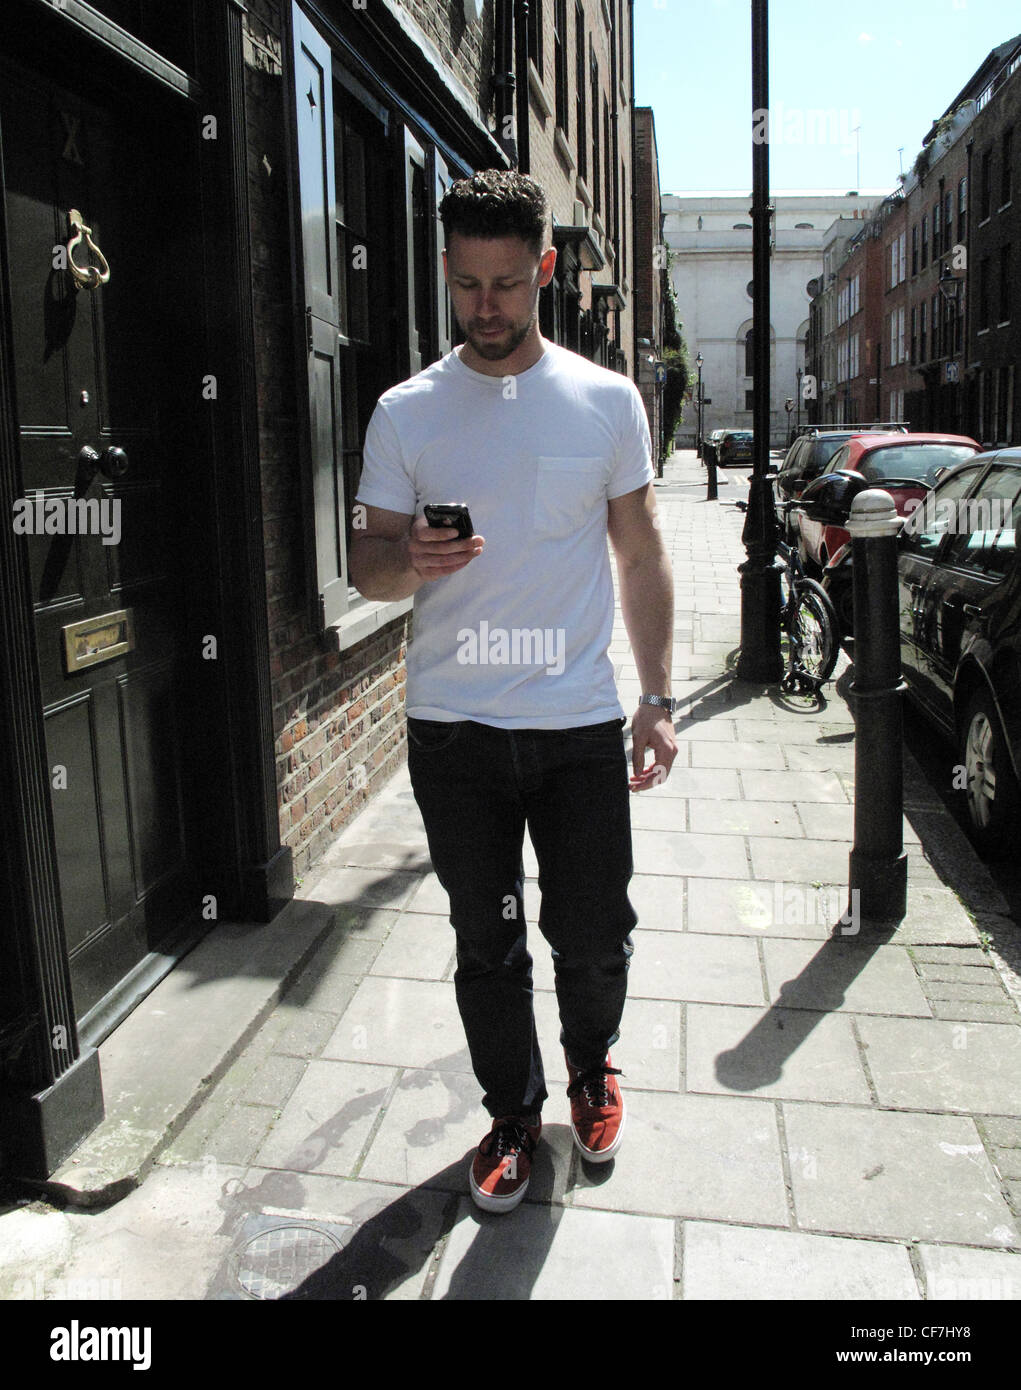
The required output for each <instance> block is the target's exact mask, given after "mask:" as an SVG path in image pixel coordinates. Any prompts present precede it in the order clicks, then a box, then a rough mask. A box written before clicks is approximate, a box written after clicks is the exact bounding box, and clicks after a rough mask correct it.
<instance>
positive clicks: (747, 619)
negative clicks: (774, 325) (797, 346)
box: [737, 0, 783, 685]
mask: <svg viewBox="0 0 1021 1390" xmlns="http://www.w3.org/2000/svg"><path fill="white" fill-rule="evenodd" d="M764 122H765V126H764V128H763V123H764ZM752 132H753V133H752V303H753V307H752V325H753V326H752V351H753V359H752V365H753V368H754V373H753V377H752V381H753V384H754V399H753V407H754V408H753V430H754V437H753V442H752V460H753V467H752V477H751V482H750V485H749V488H748V511H747V514H746V516H745V523H744V530H743V531H742V532H741V539H742V541H743V542H744V545H745V549H746V550H747V552H748V559H747V560H746V561H745V562H744V564H743V565H741V566H740V568H739V573H740V575H741V655H740V656H739V657H738V662H737V676H738V679H739V680H746V681H755V682H757V683H761V684H765V685H769V684H772V683H773V682H775V681H778V680H779V679H780V677H781V675H782V674H783V657H782V655H781V653H780V571H779V568H778V567H777V560H776V508H775V506H774V504H773V485H772V483H771V482H770V480H769V479H768V478H767V477H766V470H767V468H768V466H769V422H770V409H769V406H770V390H769V387H770V382H769V233H770V226H769V221H770V215H771V212H772V209H771V208H770V206H769V5H768V0H752ZM756 132H757V133H756Z"/></svg>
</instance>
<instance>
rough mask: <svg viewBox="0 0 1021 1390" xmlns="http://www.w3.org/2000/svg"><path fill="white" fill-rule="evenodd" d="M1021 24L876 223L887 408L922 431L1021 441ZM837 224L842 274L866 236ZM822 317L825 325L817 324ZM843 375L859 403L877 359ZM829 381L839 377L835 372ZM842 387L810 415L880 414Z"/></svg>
mask: <svg viewBox="0 0 1021 1390" xmlns="http://www.w3.org/2000/svg"><path fill="white" fill-rule="evenodd" d="M1019 74H1021V35H1019V36H1017V37H1016V38H1013V39H1011V40H1009V41H1008V42H1006V43H1004V44H1001V45H999V46H998V47H997V48H995V49H993V51H992V52H991V53H990V54H989V56H988V57H987V58H986V60H985V61H984V62H983V63H982V64H981V66H980V67H979V68H978V69H977V70H976V72H975V73H974V74H973V75H972V76H971V77H970V78H969V80H968V82H967V83H966V84H965V86H964V87H963V88H962V89H961V91H960V92H959V93H958V94H957V96H956V97H955V98H954V100H953V101H952V102H951V104H950V105H949V106H948V107H947V109H946V111H945V112H944V113H943V115H942V116H941V117H940V119H939V120H938V121H936V122H935V123H934V125H933V127H932V129H931V130H930V131H929V133H928V135H927V136H926V139H925V141H924V143H923V146H922V149H921V150H920V151H919V154H918V157H917V159H916V160H915V163H914V166H913V168H912V170H911V172H910V173H909V174H908V175H906V176H905V177H904V178H903V180H902V186H901V187H900V188H899V189H897V190H896V191H895V192H894V193H891V194H890V195H889V196H888V197H887V198H886V199H885V200H884V201H883V203H882V204H881V205H880V206H879V207H878V208H877V209H876V211H875V213H874V214H873V216H872V218H871V219H870V223H869V226H868V228H867V229H866V232H865V233H864V234H863V235H865V236H868V237H874V238H876V239H877V240H878V244H879V246H880V248H881V263H880V274H879V279H878V284H876V282H875V281H874V280H873V279H869V278H867V279H866V291H865V295H864V299H863V303H862V309H863V312H864V313H865V314H866V316H869V315H875V314H877V313H878V314H881V319H882V332H881V334H880V346H881V358H882V360H881V361H879V362H878V363H875V362H874V363H873V365H872V366H871V367H870V368H869V372H870V378H875V379H876V380H875V382H874V384H873V389H875V390H876V392H877V395H876V397H872V399H874V400H875V399H877V400H878V409H879V411H880V412H881V418H883V419H904V420H906V421H907V422H908V424H909V427H910V428H911V429H912V430H917V431H943V432H947V433H952V434H966V435H970V436H971V437H973V438H975V439H977V440H979V441H980V442H981V443H982V444H983V445H985V446H986V447H990V448H992V447H1003V446H1006V445H1012V444H1017V443H1019V442H1021V404H1019V401H1018V394H1017V363H1018V360H1019V357H1021V297H1019V295H1021V291H1019V288H1018V284H1019V282H1018V277H1017V265H1016V259H1017V250H1016V247H1017V244H1018V238H1019V236H1021V212H1019V211H1018V205H1017V204H1016V202H1015V196H1016V193H1017V190H1018V188H1019V187H1021V183H1019V180H1021V151H1019V138H1018V136H1017V135H1016V131H1018V130H1019V129H1021V75H1019ZM837 230H838V229H837V228H834V230H833V233H832V234H831V239H830V241H831V247H830V250H831V255H832V262H833V264H832V267H831V273H832V274H833V275H834V276H835V277H836V279H837V281H839V283H841V284H843V283H844V282H846V280H847V278H848V276H850V275H853V274H854V273H855V267H856V264H857V258H858V257H860V255H861V249H862V247H861V237H856V238H852V239H850V240H848V241H844V242H843V243H841V242H840V240H839V239H838V238H837V236H836V232H837ZM831 285H832V282H831V281H830V280H829V278H828V276H827V275H826V274H825V273H824V275H823V277H821V279H820V280H819V281H818V282H817V283H816V286H815V289H816V295H815V297H814V299H813V305H812V324H813V333H814V334H815V335H816V336H815V338H814V339H813V361H815V362H817V363H818V364H820V368H821V370H823V373H824V369H825V365H826V364H828V363H830V362H831V361H835V360H836V357H837V353H838V351H840V350H841V349H840V344H841V343H842V342H843V340H844V338H845V337H846V333H845V330H844V329H843V328H842V327H841V326H840V325H839V324H837V323H836V322H835V321H834V320H833V316H832V314H831V313H830V312H829V311H828V300H829V299H830V298H831V297H832V294H833V291H832V288H831ZM816 325H818V330H816ZM852 365H854V366H856V368H857V375H853V376H852V377H850V378H849V379H848V380H847V381H846V382H845V384H844V388H843V399H844V406H846V408H848V409H850V410H851V411H854V410H855V409H858V408H859V407H858V406H857V404H856V403H857V402H859V401H860V400H861V399H862V398H863V397H864V398H865V399H866V400H868V399H870V397H869V396H868V394H867V391H866V385H867V383H866V380H865V376H864V374H865V370H866V367H865V363H864V362H862V361H860V360H859V361H857V362H853V363H852ZM822 385H823V386H824V387H825V386H826V385H827V382H826V381H825V380H824V381H823V382H822ZM840 397H841V392H840V389H839V388H838V389H837V391H836V392H835V393H831V394H830V396H829V398H826V392H825V391H824V392H823V396H822V398H821V401H820V408H819V410H818V412H817V414H816V415H815V416H814V417H813V416H811V415H810V419H815V420H818V421H819V422H821V423H833V422H835V421H842V420H844V419H848V418H850V419H852V420H857V419H868V418H876V407H875V406H874V407H873V408H872V409H870V410H868V411H866V412H865V413H864V414H851V415H850V416H848V415H846V414H844V413H842V412H843V409H844V406H842V405H841V399H840Z"/></svg>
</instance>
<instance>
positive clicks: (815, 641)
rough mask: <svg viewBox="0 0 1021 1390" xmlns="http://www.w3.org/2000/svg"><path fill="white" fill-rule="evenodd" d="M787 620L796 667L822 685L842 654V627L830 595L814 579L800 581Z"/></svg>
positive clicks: (795, 588) (797, 583)
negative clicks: (840, 628)
mask: <svg viewBox="0 0 1021 1390" xmlns="http://www.w3.org/2000/svg"><path fill="white" fill-rule="evenodd" d="M786 618H787V621H786V624H785V626H786V630H787V636H788V639H789V641H790V643H791V647H792V648H793V657H794V665H795V667H796V668H799V669H800V670H801V671H803V672H804V673H805V675H806V676H808V677H809V678H810V679H811V680H813V681H815V682H816V683H817V684H818V685H822V684H823V682H824V681H827V680H829V678H830V676H831V675H832V673H833V668H834V666H836V664H837V656H838V655H839V653H840V643H839V639H838V635H837V634H838V632H839V624H838V622H837V615H836V612H835V610H834V608H833V604H832V603H831V601H830V596H829V594H827V592H826V590H825V589H824V588H823V587H822V585H821V584H819V583H817V582H816V580H814V579H800V580H798V581H797V582H796V584H795V587H794V598H793V600H792V602H791V604H790V605H789V607H788V609H787V613H786Z"/></svg>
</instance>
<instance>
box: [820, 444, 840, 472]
mask: <svg viewBox="0 0 1021 1390" xmlns="http://www.w3.org/2000/svg"><path fill="white" fill-rule="evenodd" d="M815 443H816V454H815V460H816V463H817V464H818V465H819V466H820V471H821V470H822V465H823V464H824V463H829V461H830V459H831V458H832V457H833V455H834V454H835V453H836V452H837V450H838V449H839V448H841V447H842V445H843V444H844V443H845V441H844V440H843V439H817V440H816V441H815Z"/></svg>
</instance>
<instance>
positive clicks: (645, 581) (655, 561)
mask: <svg viewBox="0 0 1021 1390" xmlns="http://www.w3.org/2000/svg"><path fill="white" fill-rule="evenodd" d="M617 579H618V583H619V586H620V607H621V613H622V615H623V618H624V626H625V627H626V628H627V635H628V638H629V639H630V642H631V650H632V651H633V652H634V656H635V663H636V665H637V666H638V679H639V681H640V682H641V685H642V689H643V691H645V692H646V693H647V694H649V695H669V694H670V691H671V687H670V677H671V668H672V665H673V644H674V578H673V572H672V571H671V568H670V560H669V557H668V556H667V553H666V551H665V550H663V549H662V548H659V549H657V550H653V551H650V552H649V554H648V555H647V556H646V557H645V558H644V559H643V560H641V562H640V563H639V564H637V565H624V564H622V563H620V562H619V561H618V565H617Z"/></svg>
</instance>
